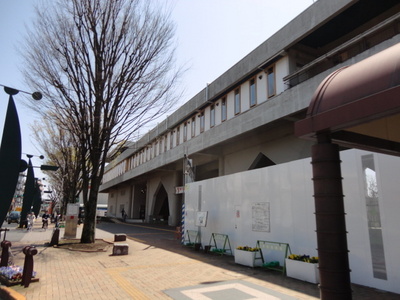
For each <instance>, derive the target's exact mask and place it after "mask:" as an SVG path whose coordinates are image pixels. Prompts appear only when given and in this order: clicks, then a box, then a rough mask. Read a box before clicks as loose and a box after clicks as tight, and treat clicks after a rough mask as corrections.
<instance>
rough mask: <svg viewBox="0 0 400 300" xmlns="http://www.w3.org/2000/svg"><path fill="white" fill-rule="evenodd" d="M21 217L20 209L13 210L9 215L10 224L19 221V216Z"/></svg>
mask: <svg viewBox="0 0 400 300" xmlns="http://www.w3.org/2000/svg"><path fill="white" fill-rule="evenodd" d="M20 217H21V213H20V212H19V211H12V212H10V214H9V215H8V217H7V222H8V224H11V223H19V218H20Z"/></svg>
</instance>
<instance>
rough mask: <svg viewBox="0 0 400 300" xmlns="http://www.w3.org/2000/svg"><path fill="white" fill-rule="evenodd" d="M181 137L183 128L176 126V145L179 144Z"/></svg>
mask: <svg viewBox="0 0 400 300" xmlns="http://www.w3.org/2000/svg"><path fill="white" fill-rule="evenodd" d="M180 138H181V128H180V127H178V128H176V145H177V146H178V145H179V139H180Z"/></svg>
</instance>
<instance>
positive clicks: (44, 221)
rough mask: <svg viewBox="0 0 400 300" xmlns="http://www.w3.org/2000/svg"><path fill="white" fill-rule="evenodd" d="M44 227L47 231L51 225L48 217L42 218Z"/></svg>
mask: <svg viewBox="0 0 400 300" xmlns="http://www.w3.org/2000/svg"><path fill="white" fill-rule="evenodd" d="M42 223H43V225H42V228H43V229H44V230H45V231H46V229H47V227H49V220H48V219H47V218H45V219H43V220H42Z"/></svg>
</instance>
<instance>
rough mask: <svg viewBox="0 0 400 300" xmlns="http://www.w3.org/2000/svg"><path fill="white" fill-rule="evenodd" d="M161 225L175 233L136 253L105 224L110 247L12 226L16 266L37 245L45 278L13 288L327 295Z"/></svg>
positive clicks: (35, 294)
mask: <svg viewBox="0 0 400 300" xmlns="http://www.w3.org/2000/svg"><path fill="white" fill-rule="evenodd" d="M104 226H106V225H104ZM130 226H134V225H133V224H132V225H130ZM143 226H146V224H143ZM99 227H102V226H99ZM104 228H105V227H104ZM81 229H82V226H80V227H79V228H78V233H77V236H78V237H80V234H81ZM160 230H164V231H165V232H166V233H168V235H166V238H165V239H161V240H158V241H157V243H158V244H156V243H151V244H149V243H148V244H146V243H143V242H140V241H138V240H132V239H128V240H127V241H126V244H128V245H129V254H128V255H121V256H112V255H111V254H112V248H113V245H112V242H113V240H114V234H111V233H109V232H106V231H104V230H101V229H99V228H97V229H96V238H97V239H104V240H106V241H109V242H110V243H111V244H110V246H109V247H108V248H107V249H105V250H106V251H105V252H80V251H70V250H67V249H61V248H54V247H46V246H45V244H46V243H48V242H49V241H50V240H51V235H52V226H50V227H49V229H48V230H46V231H43V230H42V229H41V228H40V226H39V224H38V222H37V223H36V224H35V227H34V229H33V231H32V232H27V231H26V230H22V229H11V230H10V232H7V240H9V241H11V242H12V252H13V253H15V257H14V264H16V265H21V266H22V265H23V260H24V255H23V254H22V253H21V249H22V248H23V247H24V246H26V245H32V244H33V245H35V246H36V247H37V249H38V254H37V255H35V256H34V270H35V271H36V272H37V277H38V278H39V282H34V283H31V284H30V285H29V287H27V288H24V287H22V286H20V285H16V286H13V287H11V289H12V290H14V291H16V292H17V293H19V295H23V296H25V297H26V299H28V300H39V299H40V300H43V299H48V300H52V299H60V300H63V299H65V300H66V299H74V300H80V299H82V300H83V299H84V300H90V299H104V300H106V299H107V300H111V299H119V300H120V299H176V300H183V299H214V300H221V299H227V300H236V299H249V297H250V298H251V299H285V300H294V299H319V290H318V286H317V285H315V284H309V283H305V282H302V281H298V280H295V279H291V278H288V277H286V276H282V275H281V274H279V273H278V272H274V271H265V270H261V269H252V268H248V267H244V266H240V265H237V264H235V263H234V261H233V258H232V257H228V256H218V255H215V254H205V253H203V252H197V251H194V250H193V249H190V248H187V247H183V246H181V245H180V244H179V242H178V241H177V240H175V239H174V237H173V230H170V228H169V229H168V227H165V228H164V229H160ZM62 237H63V229H62V228H61V230H60V238H62ZM124 243H125V242H124ZM168 249H169V250H168ZM171 249H175V250H176V251H171ZM354 288H355V293H354V297H353V299H380V300H392V299H399V295H393V294H390V293H383V292H381V291H376V290H373V289H368V288H364V287H359V286H355V287H354ZM205 297H207V298H205Z"/></svg>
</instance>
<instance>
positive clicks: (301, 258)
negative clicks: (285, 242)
mask: <svg viewBox="0 0 400 300" xmlns="http://www.w3.org/2000/svg"><path fill="white" fill-rule="evenodd" d="M285 264H286V275H287V276H289V277H293V278H296V279H300V280H304V281H308V282H311V283H318V282H319V271H318V257H315V256H312V257H310V256H309V255H298V254H291V255H289V256H288V257H287V258H286V259H285Z"/></svg>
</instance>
